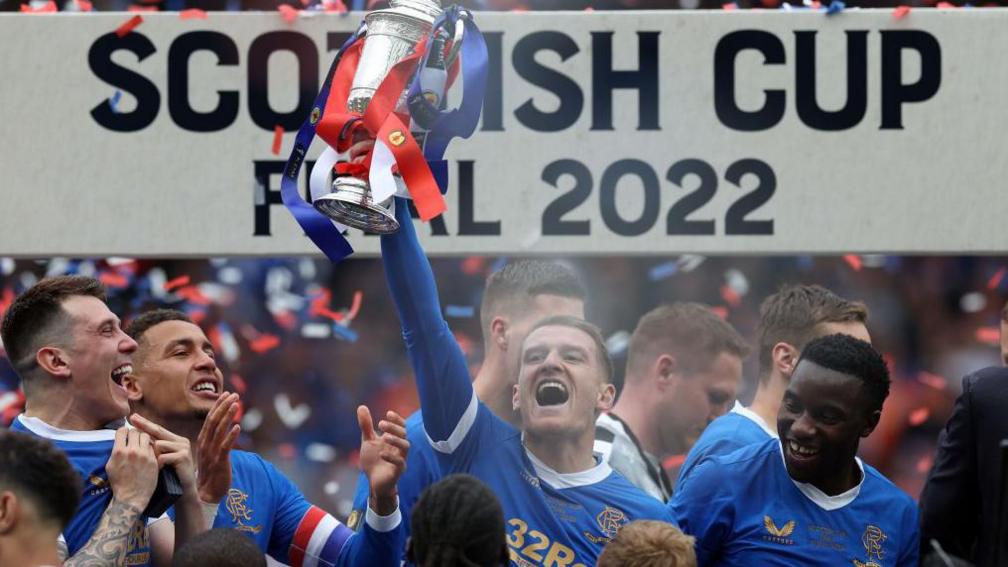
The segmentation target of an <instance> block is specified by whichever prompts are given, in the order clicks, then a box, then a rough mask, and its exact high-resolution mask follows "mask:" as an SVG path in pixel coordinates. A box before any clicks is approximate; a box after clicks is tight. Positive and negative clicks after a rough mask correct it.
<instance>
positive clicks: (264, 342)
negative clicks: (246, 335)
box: [249, 333, 280, 354]
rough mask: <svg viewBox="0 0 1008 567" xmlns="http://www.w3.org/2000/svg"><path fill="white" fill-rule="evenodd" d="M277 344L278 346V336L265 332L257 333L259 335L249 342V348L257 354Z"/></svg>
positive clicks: (273, 347)
mask: <svg viewBox="0 0 1008 567" xmlns="http://www.w3.org/2000/svg"><path fill="white" fill-rule="evenodd" d="M278 346H280V337H278V336H276V335H270V334H267V333H263V334H262V335H259V337H257V338H256V339H255V340H254V341H251V342H250V343H249V348H250V349H252V352H255V353H258V354H262V353H264V352H268V351H271V350H273V349H275V348H276V347H278Z"/></svg>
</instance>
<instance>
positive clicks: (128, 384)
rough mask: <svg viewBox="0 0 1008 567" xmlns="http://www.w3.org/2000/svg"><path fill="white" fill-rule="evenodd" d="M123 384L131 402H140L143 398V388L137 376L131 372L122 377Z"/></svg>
mask: <svg viewBox="0 0 1008 567" xmlns="http://www.w3.org/2000/svg"><path fill="white" fill-rule="evenodd" d="M122 386H123V388H126V398H127V399H129V401H131V402H139V401H140V400H142V399H143V389H142V388H141V387H140V381H139V380H137V377H136V376H134V375H132V374H130V375H128V376H124V377H123V379H122Z"/></svg>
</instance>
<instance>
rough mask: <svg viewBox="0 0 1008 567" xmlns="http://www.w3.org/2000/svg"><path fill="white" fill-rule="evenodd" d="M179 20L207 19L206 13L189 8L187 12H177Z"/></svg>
mask: <svg viewBox="0 0 1008 567" xmlns="http://www.w3.org/2000/svg"><path fill="white" fill-rule="evenodd" d="M179 19H180V20H205V19H207V13H206V12H204V11H203V10H200V9H199V8H189V9H188V10H182V11H181V12H179Z"/></svg>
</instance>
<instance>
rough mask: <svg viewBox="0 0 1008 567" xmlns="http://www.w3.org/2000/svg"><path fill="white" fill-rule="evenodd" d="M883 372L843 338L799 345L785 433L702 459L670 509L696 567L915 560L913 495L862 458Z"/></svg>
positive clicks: (781, 424) (781, 429) (870, 354)
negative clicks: (690, 542)
mask: <svg viewBox="0 0 1008 567" xmlns="http://www.w3.org/2000/svg"><path fill="white" fill-rule="evenodd" d="M888 394H889V371H888V369H887V368H886V365H885V362H884V361H883V360H882V357H881V355H879V354H878V352H876V351H875V350H874V349H873V348H872V347H871V345H869V344H868V343H866V342H864V341H861V340H859V339H856V338H854V337H851V336H849V335H843V334H836V335H829V336H826V337H820V338H818V339H815V340H813V341H812V342H810V343H809V344H808V346H806V347H805V350H804V351H803V352H802V355H801V359H800V361H799V362H798V365H797V367H796V368H795V371H794V375H793V376H792V377H791V382H790V384H789V385H788V388H787V391H786V392H785V394H784V399H783V402H782V404H781V409H780V413H779V414H778V416H777V431H778V433H779V435H780V439H779V440H778V439H772V440H769V441H767V442H765V443H762V444H758V445H750V446H748V447H745V448H742V449H739V450H738V451H735V452H733V453H730V454H728V455H725V456H716V457H709V458H707V459H705V460H704V461H702V462H701V463H700V464H698V465H697V467H696V470H695V471H694V473H693V474H692V475H690V476H689V477H688V478H687V479H686V481H685V483H684V484H683V485H682V486H677V487H676V495H675V497H674V498H673V500H672V503H671V509H672V510H673V514H674V515H675V516H676V518H677V519H678V520H679V523H680V526H681V527H682V529H683V531H684V532H686V533H688V534H691V535H694V536H695V537H696V538H697V539H696V551H697V559H698V562H699V565H701V566H705V565H724V566H749V565H770V566H774V565H780V566H785V565H786V566H792V565H822V566H827V565H830V566H833V565H853V566H856V565H864V566H869V565H871V566H879V567H890V566H899V567H903V566H907V567H910V566H916V565H917V564H918V545H919V540H920V534H919V531H918V525H917V506H916V505H915V504H914V502H913V500H912V499H911V498H910V497H909V496H908V495H907V494H906V493H904V492H903V491H902V490H900V489H899V488H897V487H896V486H895V485H894V484H893V483H892V482H890V481H889V480H888V479H886V478H885V477H884V476H882V474H881V473H879V472H878V471H877V470H875V469H874V468H872V467H871V466H869V465H867V464H865V463H863V462H862V461H861V459H859V458H857V456H856V454H857V449H858V442H859V440H860V439H861V438H862V437H867V436H868V435H869V434H871V432H872V431H873V430H874V429H875V426H876V425H878V422H879V418H880V417H881V415H882V403H883V401H884V400H885V398H886V397H887V396H888Z"/></svg>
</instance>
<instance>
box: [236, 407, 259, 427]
mask: <svg viewBox="0 0 1008 567" xmlns="http://www.w3.org/2000/svg"><path fill="white" fill-rule="evenodd" d="M262 421H263V414H262V412H261V411H259V410H257V409H255V408H252V409H249V410H247V411H246V412H245V415H243V416H242V420H241V428H242V431H244V432H246V433H251V432H253V431H255V430H256V429H259V426H260V425H262Z"/></svg>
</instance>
